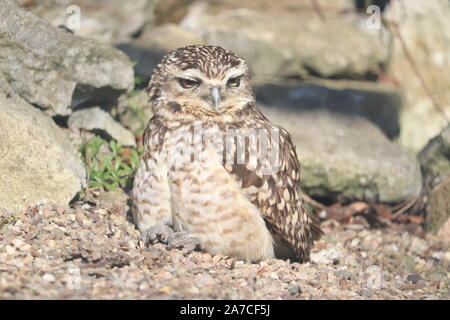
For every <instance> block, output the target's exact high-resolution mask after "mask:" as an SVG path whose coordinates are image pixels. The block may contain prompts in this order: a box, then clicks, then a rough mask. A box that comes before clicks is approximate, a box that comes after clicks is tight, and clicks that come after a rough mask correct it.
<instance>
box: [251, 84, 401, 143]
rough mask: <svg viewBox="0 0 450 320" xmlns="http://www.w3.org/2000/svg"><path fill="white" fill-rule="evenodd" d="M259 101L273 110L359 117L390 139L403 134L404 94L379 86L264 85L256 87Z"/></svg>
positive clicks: (385, 86)
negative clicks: (401, 121)
mask: <svg viewBox="0 0 450 320" xmlns="http://www.w3.org/2000/svg"><path fill="white" fill-rule="evenodd" d="M256 98H257V99H258V100H259V101H261V102H262V103H264V104H267V105H270V106H282V107H291V108H293V109H295V110H316V109H325V110H329V111H332V112H335V113H338V114H341V115H356V116H360V117H363V118H365V119H367V120H370V121H371V122H373V123H375V124H376V125H377V126H378V127H379V128H380V129H381V130H382V131H383V133H384V134H386V135H387V136H388V137H389V138H390V139H392V138H395V137H397V136H398V135H399V132H400V126H399V113H400V109H401V106H402V100H403V97H402V94H401V93H400V92H399V91H398V90H396V89H394V88H392V87H390V86H387V85H382V84H380V83H374V82H364V81H344V80H320V81H319V80H316V81H303V82H298V81H291V82H286V81H285V82H283V83H265V84H260V85H257V86H256Z"/></svg>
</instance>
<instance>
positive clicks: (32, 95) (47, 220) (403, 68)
mask: <svg viewBox="0 0 450 320" xmlns="http://www.w3.org/2000/svg"><path fill="white" fill-rule="evenodd" d="M370 5H377V7H369V6H370ZM378 10H379V11H378ZM378 13H379V15H378ZM189 44H215V45H221V46H224V47H226V48H228V49H231V50H232V51H234V52H236V53H237V54H239V55H241V56H242V57H244V58H246V59H247V60H248V61H249V64H250V66H251V71H252V76H253V79H254V85H255V90H256V96H257V99H258V105H259V106H260V108H261V109H262V110H263V112H264V113H265V114H266V115H267V116H268V117H269V119H271V120H272V121H273V122H275V123H277V124H279V125H281V126H283V127H284V128H286V129H287V130H288V131H289V132H291V134H292V135H293V138H294V140H295V143H296V146H297V152H298V155H299V158H300V162H301V164H302V168H303V172H302V188H303V190H304V191H305V192H306V194H307V195H308V196H306V199H305V200H306V201H307V203H308V204H309V206H310V209H311V210H314V211H315V212H316V213H317V214H318V215H319V217H320V218H321V219H322V220H323V222H322V227H323V229H324V230H325V236H324V237H323V238H322V239H321V240H320V241H319V242H317V243H316V246H315V248H314V252H313V255H312V261H311V262H310V263H307V264H303V265H300V264H298V263H291V262H289V261H281V260H271V261H265V262H262V263H260V264H248V263H244V262H242V261H237V262H233V261H231V260H230V259H228V258H227V257H218V256H215V257H211V256H210V255H209V254H206V253H202V252H193V253H192V252H191V253H189V252H187V251H186V250H185V249H183V248H168V247H164V246H163V245H155V246H154V247H150V248H144V246H143V244H142V241H140V240H139V236H140V235H139V232H138V231H137V230H136V229H135V228H134V226H133V224H132V222H131V221H130V218H129V213H128V208H129V203H128V193H129V191H130V188H131V185H132V180H133V174H134V172H135V170H136V168H137V166H138V163H139V156H140V153H141V152H142V137H141V135H142V130H143V128H144V126H145V124H146V122H147V121H148V119H149V118H150V117H151V115H152V114H151V110H150V108H149V105H148V103H147V97H146V95H145V93H144V91H143V89H144V88H145V86H146V84H147V83H148V79H149V77H150V75H151V72H152V70H153V68H154V67H155V65H156V64H157V63H158V62H159V60H160V59H161V58H162V56H163V55H164V54H166V53H168V52H169V51H171V50H173V49H176V48H178V47H180V46H184V45H189ZM449 74H450V5H449V3H448V1H445V0H430V1H420V0H408V1H394V0H392V1H350V0H339V1H331V0H278V1H269V0H241V1H239V2H236V1H233V0H210V1H200V0H159V1H158V0H135V1H119V0H97V1H88V0H73V1H67V0H17V1H14V0H2V1H1V2H0V182H1V183H0V298H6V299H11V298H12V299H17V298H33V299H35V298H57V299H60V298H64V299H65V298H198V299H201V298H213V299H217V298H232V299H245V298H273V299H277V298H282V299H292V298H293V299H318V298H325V299H327V298H333V299H334V298H335V299H342V298H345V299H377V298H387V299H405V298H409V299H449V298H450V290H449V284H450V271H449V270H450V126H449V119H450V91H449V90H448V88H449V87H450V77H449Z"/></svg>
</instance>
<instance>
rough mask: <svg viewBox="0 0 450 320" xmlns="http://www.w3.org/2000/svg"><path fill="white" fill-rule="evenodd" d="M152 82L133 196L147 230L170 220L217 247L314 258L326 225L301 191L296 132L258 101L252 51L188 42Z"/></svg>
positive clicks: (258, 256)
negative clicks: (241, 53) (246, 55)
mask: <svg viewBox="0 0 450 320" xmlns="http://www.w3.org/2000/svg"><path fill="white" fill-rule="evenodd" d="M147 92H148V94H149V101H150V103H151V106H152V109H153V113H154V116H153V118H152V119H151V120H150V121H149V122H148V124H147V126H146V129H145V132H144V148H145V151H144V154H143V158H142V163H141V166H140V168H139V170H138V172H137V174H136V178H135V182H134V187H133V197H132V199H133V217H134V221H135V223H136V224H137V226H138V228H139V229H140V230H141V232H143V233H145V232H149V230H150V231H151V232H153V233H154V231H155V230H161V229H158V228H159V227H161V226H169V227H171V228H173V229H174V230H175V231H177V232H184V233H185V234H186V233H187V234H189V235H190V236H192V237H193V238H196V239H198V241H199V244H200V246H201V248H202V249H204V250H206V251H208V252H210V253H211V254H219V255H225V256H232V257H236V258H239V259H244V260H247V261H258V260H262V259H266V258H271V257H283V258H285V257H289V258H291V259H295V260H300V261H307V260H308V259H309V251H310V247H311V245H312V242H313V240H315V239H317V238H318V237H319V236H320V234H321V231H320V228H319V226H318V224H317V221H316V218H315V217H314V216H313V215H312V214H310V213H308V211H307V210H306V209H305V207H304V204H303V201H302V196H301V190H300V168H299V162H298V160H297V154H296V150H295V146H294V144H293V142H292V139H291V137H290V135H289V133H287V132H286V131H285V130H284V129H282V128H280V127H277V126H275V125H273V124H272V123H270V121H269V120H267V119H266V117H265V116H264V115H263V114H262V113H261V112H260V111H259V110H258V109H257V108H256V104H255V97H254V93H253V90H252V87H251V83H250V76H249V72H248V67H247V63H246V61H245V60H244V59H242V58H239V57H237V56H236V55H235V54H233V53H232V52H230V51H227V50H225V49H223V48H221V47H217V46H188V47H184V48H180V49H177V50H175V51H173V52H171V53H169V54H168V55H167V56H165V57H164V58H163V59H162V61H161V63H160V64H158V66H157V67H156V68H155V71H154V72H153V75H152V78H151V80H150V83H149V87H148V89H147ZM155 228H156V229H155ZM152 230H153V231H152ZM151 232H150V233H151Z"/></svg>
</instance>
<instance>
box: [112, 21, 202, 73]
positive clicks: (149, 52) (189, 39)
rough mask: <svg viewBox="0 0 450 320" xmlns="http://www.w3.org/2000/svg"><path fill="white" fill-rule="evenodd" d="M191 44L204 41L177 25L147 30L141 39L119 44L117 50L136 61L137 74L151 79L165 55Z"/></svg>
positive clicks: (166, 25)
mask: <svg viewBox="0 0 450 320" xmlns="http://www.w3.org/2000/svg"><path fill="white" fill-rule="evenodd" d="M191 44H203V40H202V39H201V38H200V37H199V36H197V35H196V34H194V33H192V32H189V31H187V30H184V29H182V28H180V27H179V26H178V25H176V24H165V25H162V26H159V27H155V28H145V29H144V30H143V31H142V33H141V35H140V37H139V38H137V39H136V40H134V41H132V42H128V43H122V44H119V45H117V48H119V49H120V50H122V51H123V52H125V53H126V54H127V55H128V56H129V57H130V59H131V60H133V61H136V65H135V73H136V74H138V75H140V76H144V77H150V75H151V74H152V72H153V69H154V68H155V67H156V65H157V64H158V63H159V62H160V61H161V59H162V57H163V56H164V55H165V54H167V53H169V52H170V51H172V50H175V49H178V48H180V47H184V46H187V45H191Z"/></svg>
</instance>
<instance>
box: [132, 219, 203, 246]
mask: <svg viewBox="0 0 450 320" xmlns="http://www.w3.org/2000/svg"><path fill="white" fill-rule="evenodd" d="M140 239H141V240H142V241H144V243H145V245H146V246H147V247H148V246H149V245H150V244H154V243H157V242H161V243H164V244H166V245H167V246H168V247H169V248H184V249H186V250H187V251H195V250H196V249H198V248H199V247H200V240H199V239H198V238H196V237H194V236H191V235H189V234H188V233H187V232H184V231H180V232H174V231H173V229H172V228H170V227H169V226H168V225H165V224H158V225H155V226H153V227H150V228H148V229H147V230H145V231H144V232H143V233H142V236H141V238H140Z"/></svg>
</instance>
